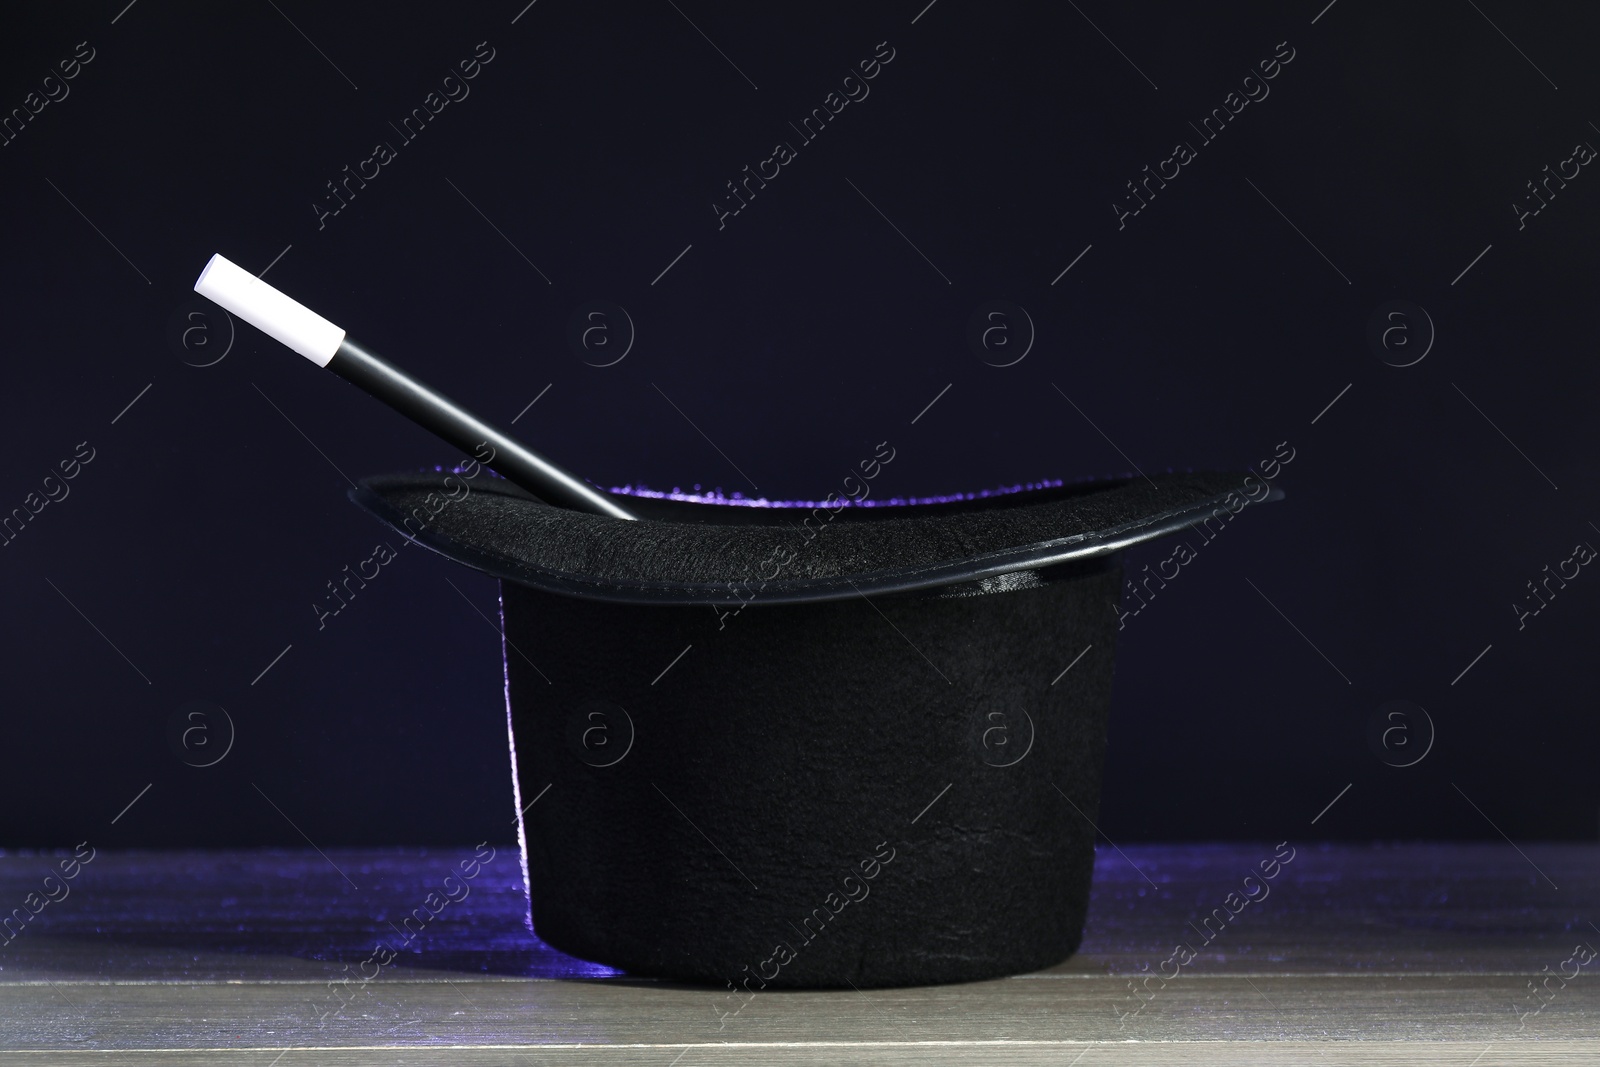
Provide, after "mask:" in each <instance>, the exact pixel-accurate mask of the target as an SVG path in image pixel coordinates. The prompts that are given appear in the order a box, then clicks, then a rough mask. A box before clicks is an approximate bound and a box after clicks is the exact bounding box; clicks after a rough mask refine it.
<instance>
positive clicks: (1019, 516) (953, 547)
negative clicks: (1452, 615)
mask: <svg viewBox="0 0 1600 1067" xmlns="http://www.w3.org/2000/svg"><path fill="white" fill-rule="evenodd" d="M1253 481H1255V482H1256V484H1258V485H1262V486H1265V485H1266V483H1265V482H1264V481H1262V480H1261V479H1259V478H1254V479H1253ZM1245 485H1246V475H1244V474H1241V473H1236V472H1235V473H1220V472H1184V473H1167V474H1158V475H1154V476H1151V477H1143V476H1140V477H1132V478H1124V479H1114V480H1104V481H1091V482H1081V483H1076V484H1071V485H1057V486H1053V487H1049V488H1036V489H1018V490H1015V491H1002V492H993V493H987V494H982V495H979V496H977V498H976V499H958V500H954V501H948V502H937V503H916V502H908V503H901V502H889V501H881V500H880V501H874V502H872V503H871V504H870V505H869V506H863V504H858V503H852V502H850V501H846V500H838V499H836V500H835V501H834V502H833V503H832V505H831V506H830V505H826V504H825V505H819V506H816V507H810V508H804V507H796V506H787V505H783V506H778V505H773V506H760V507H755V506H750V504H749V503H748V502H744V503H732V502H728V503H687V502H683V501H681V500H654V499H648V498H641V497H634V496H627V497H622V496H620V495H619V499H621V500H624V501H625V502H626V504H627V506H628V507H629V508H630V509H632V510H634V511H635V512H636V513H637V514H639V515H641V516H642V517H641V519H640V521H636V522H629V521H626V520H621V519H613V518H608V517H605V516H600V515H593V514H589V513H586V512H578V511H572V510H569V509H566V508H558V507H552V506H551V505H549V504H546V503H545V502H544V501H542V500H539V499H538V498H536V497H534V496H532V495H530V494H529V493H527V492H525V491H523V490H522V489H520V488H519V487H517V486H515V485H513V484H511V483H510V482H507V481H505V480H504V479H501V478H498V477H495V476H492V475H489V474H487V473H478V475H477V477H475V478H469V477H468V476H467V475H465V474H464V473H460V472H453V471H448V470H435V471H424V472H415V473H406V474H390V475H380V476H375V477H371V478H367V479H364V480H363V481H362V483H361V484H360V485H359V486H358V487H356V488H353V489H351V490H350V497H351V499H352V500H354V501H355V502H356V503H357V504H359V505H361V506H362V507H363V508H365V509H367V510H368V511H370V512H372V513H373V514H374V515H376V516H377V517H378V518H380V519H382V520H383V521H384V522H386V523H388V524H389V525H390V526H392V527H394V528H395V529H396V530H397V531H399V532H400V533H401V534H403V535H404V536H405V537H407V538H409V539H411V540H414V541H416V542H417V543H419V544H421V545H423V546H425V547H427V548H430V549H432V550H434V551H436V552H438V553H440V554H442V555H444V556H446V557H448V558H450V559H452V560H455V561H456V562H458V563H462V564H465V565H466V566H468V567H471V568H473V569H475V570H479V571H482V572H484V573H485V574H490V575H493V576H495V577H497V578H500V579H503V580H506V581H511V582H517V583H519V584H522V585H525V586H529V587H532V588H535V589H542V590H545V591H547V592H552V593H561V594H566V595H569V596H576V597H582V598H589V599H597V600H605V601H611V602H618V603H629V604H748V603H751V602H753V601H754V602H759V603H763V604H793V603H814V602H819V601H827V600H840V599H844V598H847V597H854V596H858V595H862V594H884V593H909V592H915V591H918V590H929V589H934V588H937V587H940V586H949V585H957V584H961V583H972V582H978V581H981V580H983V579H990V578H995V577H997V576H1000V575H1006V574H1012V573H1015V572H1019V571H1036V570H1039V569H1041V568H1046V567H1054V566H1057V565H1060V564H1066V563H1072V562H1074V561H1080V560H1087V559H1092V558H1094V557H1097V556H1105V555H1109V554H1112V553H1115V552H1118V551H1121V550H1122V549H1125V548H1128V547H1129V546H1132V545H1136V544H1139V543H1141V542H1144V541H1148V540H1151V539H1153V538H1157V537H1161V536H1163V535H1165V534H1169V533H1174V532H1176V531H1179V530H1182V529H1184V528H1186V527H1189V526H1195V525H1198V524H1201V523H1206V524H1207V525H1208V526H1214V525H1216V524H1223V525H1225V524H1226V523H1228V522H1230V521H1231V520H1232V519H1233V518H1234V517H1235V516H1236V515H1237V514H1239V512H1241V511H1242V510H1243V509H1244V506H1245V505H1246V504H1248V503H1251V502H1264V501H1266V500H1274V499H1278V498H1280V497H1281V496H1282V492H1281V491H1280V490H1278V489H1276V488H1272V489H1270V492H1269V494H1267V495H1265V496H1261V497H1257V498H1252V497H1251V496H1248V495H1247V494H1246V491H1245Z"/></svg>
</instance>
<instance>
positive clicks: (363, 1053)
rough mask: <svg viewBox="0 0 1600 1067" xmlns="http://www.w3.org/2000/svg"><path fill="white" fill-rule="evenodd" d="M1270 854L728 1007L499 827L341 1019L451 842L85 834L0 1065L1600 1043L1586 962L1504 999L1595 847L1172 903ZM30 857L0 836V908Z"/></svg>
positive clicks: (1107, 887)
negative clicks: (178, 843) (153, 844)
mask: <svg viewBox="0 0 1600 1067" xmlns="http://www.w3.org/2000/svg"><path fill="white" fill-rule="evenodd" d="M1270 852H1271V849H1270V848H1269V847H1266V846H1249V845H1215V846H1188V847H1159V846H1142V847H1129V848H1126V849H1124V850H1123V852H1122V853H1119V852H1117V851H1114V850H1109V849H1107V850H1103V851H1102V852H1101V853H1100V854H1099V856H1098V861H1097V866H1096V876H1095V894H1094V900H1093V905H1092V907H1091V910H1090V918H1089V926H1088V929H1087V931H1086V935H1085V941H1084V946H1083V949H1082V950H1081V951H1080V952H1079V953H1078V954H1077V955H1076V956H1074V957H1073V958H1072V959H1070V960H1068V961H1066V962H1064V963H1063V964H1061V965H1059V966H1057V967H1054V968H1051V969H1050V970H1047V971H1042V972H1038V973H1035V974H1031V975H1023V976H1018V977H1015V978H1010V979H1004V980H1000V981H993V982H982V983H974V984H969V985H956V986H937V987H929V988H907V989H888V990H868V991H866V992H857V991H849V990H847V991H843V992H835V991H825V992H824V991H816V992H809V991H808V992H781V993H780V992H766V993H761V994H758V995H756V996H754V997H753V998H752V999H750V1000H749V1001H748V1003H744V1004H743V1006H742V1007H739V1004H740V1002H739V1001H734V1000H730V999H729V998H728V997H726V996H725V995H724V996H719V995H718V991H717V990H713V989H706V988H698V987H688V986H678V985H673V984H670V983H662V982H653V981H644V980H635V979H630V978H627V977H626V976H622V975H617V974H615V973H614V972H611V971H609V970H608V969H606V968H603V967H597V966H595V965H592V964H587V963H584V962H582V961H578V960H574V959H572V958H570V957H567V956H565V955H562V954H561V953H559V952H556V951H555V950H554V949H551V948H550V947H549V946H546V945H544V944H543V943H542V942H539V941H538V940H537V939H536V938H534V937H533V935H532V934H531V933H530V932H529V930H528V928H527V922H526V914H527V910H526V909H527V899H526V896H525V894H524V891H523V887H522V884H521V871H520V866H519V865H518V863H517V862H516V856H515V852H514V849H512V848H510V847H504V848H502V849H501V850H500V851H499V852H498V853H497V856H496V859H495V861H494V862H492V863H490V864H489V865H488V866H486V867H485V868H484V871H483V873H482V874H481V875H480V876H479V877H478V878H477V879H476V880H475V882H474V883H473V892H472V895H471V896H470V897H469V898H468V899H466V900H464V901H461V902H460V903H459V904H458V905H453V906H452V909H453V910H452V909H446V910H445V911H444V912H442V913H441V914H440V915H439V916H438V918H436V919H435V920H433V922H432V923H431V924H430V925H429V926H428V927H427V928H426V929H425V930H424V931H423V932H422V933H421V934H420V935H419V936H418V937H417V938H416V939H415V940H414V941H413V943H412V950H411V951H407V952H405V953H402V954H401V957H400V958H399V959H397V960H396V961H395V962H394V963H393V964H392V965H390V966H388V967H385V968H384V969H383V970H382V972H381V973H379V974H378V976H377V977H376V978H374V979H372V980H371V981H370V982H369V983H367V984H366V985H365V987H364V988H362V989H360V991H359V992H357V991H356V987H340V988H341V990H346V991H347V992H346V995H347V996H348V997H350V998H351V1000H350V1003H349V1005H348V1006H347V1007H345V1008H343V1010H336V1009H338V1007H339V1004H340V998H339V996H338V995H336V994H334V993H333V992H332V991H331V990H330V987H329V982H330V981H333V980H337V979H338V978H339V977H341V976H342V975H345V974H346V973H348V972H346V971H345V970H344V969H345V968H346V967H347V966H348V967H350V968H351V969H352V970H354V969H355V967H356V965H357V964H358V963H359V961H361V960H363V959H365V958H367V956H368V955H369V953H370V951H371V945H372V943H373V941H374V940H375V939H378V938H382V937H387V939H388V940H389V942H391V943H393V942H395V941H396V938H395V936H394V932H393V927H391V926H390V923H397V922H399V921H400V919H401V918H402V917H403V916H404V915H405V914H406V913H407V912H409V911H410V910H411V909H412V908H413V907H415V906H417V905H418V904H419V903H420V902H421V900H422V899H423V897H424V896H425V895H426V894H427V893H428V892H430V891H431V890H432V889H433V888H434V886H435V883H437V882H438V881H439V880H440V879H441V878H442V877H443V875H444V874H446V873H448V872H449V871H450V870H452V869H453V868H454V866H455V864H456V863H457V862H458V861H459V860H460V859H462V858H464V857H465V856H467V855H469V853H467V852H465V851H462V852H457V851H452V850H433V851H422V850H407V851H399V850H385V851H337V852H330V853H329V854H328V857H327V858H326V859H324V858H323V857H322V856H320V855H319V854H317V853H315V852H309V851H308V852H215V853H144V854H138V853H130V854H115V853H102V854H101V855H100V856H98V857H97V858H96V859H95V861H94V862H93V863H92V864H90V865H88V866H87V867H85V868H84V870H83V872H82V874H81V875H79V877H78V878H77V879H76V880H74V882H73V883H72V887H73V889H72V893H71V895H70V896H69V897H67V898H65V899H63V900H61V901H60V902H58V903H52V904H50V905H48V906H47V907H46V908H44V909H43V910H42V911H41V912H40V913H39V914H38V915H37V916H36V917H35V918H34V919H33V920H32V921H31V922H29V923H28V924H27V925H26V926H25V927H24V928H23V929H22V931H21V933H20V934H18V935H17V936H15V937H14V938H13V939H12V940H10V941H9V942H6V943H0V1018H3V1020H4V1024H3V1026H0V1062H4V1063H6V1064H11V1063H40V1064H42V1063H51V1064H58V1063H59V1064H63V1065H89V1064H113V1063H114V1064H144V1063H149V1064H155V1063H173V1064H188V1063H240V1064H245V1063H249V1064H259V1065H262V1067H269V1065H271V1064H273V1063H274V1060H275V1057H278V1056H279V1055H280V1054H281V1055H282V1057H283V1058H282V1059H281V1061H278V1062H280V1063H281V1064H282V1065H283V1067H291V1065H293V1064H297V1063H318V1064H338V1065H345V1064H366V1063H385V1064H410V1063H419V1064H420V1063H438V1062H442V1061H444V1060H448V1062H451V1063H461V1064H480V1063H481V1064H489V1063H495V1064H502V1063H519V1064H520V1063H526V1064H542V1063H558V1062H559V1063H571V1062H593V1063H596V1064H612V1063H616V1064H633V1063H639V1064H653V1065H657V1067H673V1065H674V1064H676V1065H677V1067H690V1065H692V1064H696V1063H718V1064H724V1063H743V1062H752V1061H755V1060H760V1061H762V1062H770V1063H780V1064H788V1063H868V1062H871V1063H889V1064H894V1063H913V1062H916V1063H945V1062H951V1063H954V1062H982V1063H994V1064H1013V1063H1015V1064H1045V1063H1048V1064H1053V1065H1057V1067H1069V1065H1071V1064H1073V1063H1075V1062H1077V1063H1081V1064H1082V1065H1083V1067H1093V1065H1095V1064H1106V1063H1142V1064H1165V1063H1205V1064H1224V1063H1327V1064H1336V1063H1370V1064H1383V1063H1390V1062H1393V1063H1408V1064H1409V1063H1451V1064H1458V1065H1459V1067H1471V1065H1473V1064H1474V1063H1476V1064H1477V1067H1491V1065H1493V1064H1522V1063H1526V1064H1534V1063H1559V1064H1568V1063H1570V1064H1577V1063H1591V1064H1592V1063H1596V1062H1600V1012H1597V1008H1600V960H1596V961H1595V962H1594V963H1590V964H1588V965H1587V966H1585V967H1583V968H1582V969H1581V972H1580V973H1579V975H1578V976H1577V977H1576V978H1572V979H1570V980H1568V981H1567V982H1566V983H1565V985H1564V987H1562V986H1560V985H1559V984H1558V983H1557V982H1551V983H1550V988H1551V989H1555V990H1557V991H1556V992H1554V993H1553V994H1547V996H1549V997H1551V998H1552V999H1549V1002H1548V1004H1546V1006H1545V1007H1543V1009H1542V1010H1540V1011H1538V1012H1537V1013H1533V1014H1527V1015H1526V1016H1525V1017H1519V1013H1527V1012H1531V1010H1532V1009H1533V1008H1534V1007H1535V1006H1537V1005H1538V1004H1540V1003H1541V1001H1539V1000H1535V999H1532V996H1531V994H1530V993H1529V991H1528V983H1529V981H1530V980H1532V979H1533V978H1534V977H1535V976H1538V977H1540V978H1544V977H1546V976H1547V974H1548V973H1550V972H1556V971H1558V970H1559V969H1560V967H1561V964H1562V962H1563V961H1564V960H1568V959H1570V958H1571V957H1572V949H1573V947H1574V945H1575V944H1577V943H1579V942H1587V943H1589V944H1592V945H1595V946H1600V930H1596V929H1595V928H1594V927H1592V926H1590V925H1589V923H1590V922H1591V921H1592V920H1593V919H1594V918H1595V913H1594V911H1593V910H1592V908H1591V902H1593V901H1595V900H1596V899H1597V897H1596V890H1597V889H1600V849H1596V848H1594V847H1590V846H1527V847H1524V849H1523V852H1524V853H1525V854H1526V856H1524V855H1522V854H1519V853H1518V852H1517V851H1515V850H1513V849H1511V848H1508V847H1504V846H1490V845H1464V846H1445V845H1415V846H1391V847H1372V848H1351V847H1328V846H1303V847H1301V848H1300V849H1299V852H1298V854H1297V856H1296V858H1295V861H1294V862H1293V863H1292V864H1291V865H1289V866H1288V867H1286V868H1285V869H1284V873H1283V874H1282V875H1281V876H1280V877H1279V878H1278V879H1277V881H1276V882H1275V883H1274V889H1273V891H1272V894H1271V895H1270V896H1269V897H1268V898H1267V899H1265V900H1263V901H1261V902H1260V903H1259V904H1257V905H1253V906H1251V907H1250V908H1247V909H1245V910H1244V911H1243V912H1241V913H1240V914H1239V915H1238V916H1237V917H1236V918H1235V919H1234V920H1233V922H1231V923H1230V924H1229V925H1228V926H1227V927H1225V928H1224V929H1222V931H1221V933H1220V934H1217V935H1215V936H1214V938H1213V939H1212V941H1211V942H1210V943H1209V944H1206V943H1204V942H1203V940H1202V938H1201V937H1199V936H1198V934H1197V933H1196V928H1195V927H1194V926H1191V925H1190V924H1191V923H1192V922H1198V921H1200V919H1201V918H1202V917H1203V916H1204V915H1205V914H1207V913H1209V912H1210V910H1211V909H1212V908H1214V907H1217V906H1219V905H1220V904H1221V902H1222V900H1223V897H1224V896H1225V895H1226V894H1227V893H1228V892H1229V891H1230V890H1231V889H1233V888H1235V887H1236V886H1237V884H1238V882H1239V879H1240V877H1241V876H1242V874H1243V873H1244V872H1245V871H1246V870H1247V869H1248V868H1249V867H1250V866H1252V865H1253V864H1255V863H1256V862H1257V860H1258V859H1260V858H1261V857H1262V856H1264V855H1268V854H1270ZM53 863H54V858H53V857H51V856H44V855H29V854H18V853H11V854H7V855H4V856H0V907H4V908H5V909H6V910H9V908H10V907H12V906H18V905H20V904H21V902H22V899H23V897H24V896H25V895H26V894H27V893H29V892H30V891H32V890H33V888H34V887H35V885H36V884H37V883H38V882H39V880H40V879H41V878H42V876H43V874H44V873H46V872H47V871H48V869H49V868H50V866H51V865H52V864H53ZM335 867H337V869H335ZM341 872H342V873H341ZM346 877H348V878H349V881H346ZM1557 886H1559V888H1555V887H1557ZM874 899H877V897H876V896H875V898H874ZM883 899H884V900H885V902H886V906H892V903H893V901H892V897H891V896H890V895H888V894H885V896H884V898H883ZM1184 939H1187V940H1188V942H1189V943H1190V944H1192V945H1194V946H1195V947H1196V948H1198V949H1200V951H1199V952H1198V953H1197V954H1196V956H1195V958H1194V959H1193V961H1192V962H1190V963H1189V964H1188V965H1186V966H1184V967H1183V968H1182V973H1181V974H1180V975H1179V976H1178V977H1176V978H1174V979H1172V980H1170V981H1166V982H1164V983H1161V982H1159V980H1158V981H1152V982H1144V983H1142V986H1141V988H1142V989H1143V990H1144V991H1145V998H1146V999H1147V1000H1148V1003H1146V999H1141V997H1140V996H1138V995H1136V994H1135V993H1134V992H1133V991H1132V990H1131V988H1130V983H1131V982H1132V981H1133V980H1135V979H1143V978H1144V977H1145V976H1146V975H1147V974H1150V973H1152V972H1156V971H1158V970H1159V966H1160V964H1161V962H1162V961H1164V960H1167V959H1168V958H1169V957H1170V956H1171V955H1172V952H1173V946H1174V944H1175V943H1177V942H1179V941H1182V940H1184ZM1546 967H1548V968H1549V972H1546V971H1545V970H1544V968H1546ZM1571 967H1572V965H1571V964H1568V968H1569V970H1570V969H1571ZM1146 968H1148V970H1147V969H1146ZM721 992H722V993H723V994H726V990H723V991H721ZM1141 1004H1144V1007H1143V1008H1142V1010H1140V1011H1138V1012H1137V1014H1129V1013H1131V1012H1133V1011H1134V1009H1135V1008H1138V1007H1139V1006H1140V1005H1141ZM735 1007H739V1010H738V1011H737V1012H736V1013H732V1014H728V1015H726V1016H724V1015H723V1013H724V1012H731V1011H732V1009H733V1008H735ZM286 1050H287V1051H286Z"/></svg>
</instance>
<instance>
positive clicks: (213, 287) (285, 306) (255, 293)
mask: <svg viewBox="0 0 1600 1067" xmlns="http://www.w3.org/2000/svg"><path fill="white" fill-rule="evenodd" d="M194 291H195V292H197V293H199V294H200V295H201V296H203V297H205V298H206V299H208V300H211V301H214V302H215V303H216V304H218V305H219V306H221V307H222V308H223V309H224V310H226V311H228V312H229V313H231V314H234V315H237V316H239V317H240V318H241V319H243V320H244V321H246V322H248V323H249V324H250V325H252V326H254V327H255V328H256V329H258V330H260V331H261V332H262V333H264V334H266V335H267V336H269V337H272V338H274V339H276V340H278V341H280V342H282V343H283V344H285V345H287V346H288V347H290V348H292V349H294V350H295V351H296V352H298V353H300V354H301V355H302V356H305V357H306V358H307V359H309V360H310V361H311V362H313V363H315V364H316V365H317V366H319V367H326V366H327V365H328V361H329V360H331V359H332V358H333V354H334V353H335V352H337V351H339V346H340V345H341V344H342V343H344V331H343V330H341V329H340V328H339V327H337V326H335V325H334V324H333V323H331V322H329V321H328V320H327V319H325V318H323V317H322V316H321V315H318V314H317V313H316V312H315V311H312V310H311V309H310V308H308V307H306V306H305V305H304V304H301V303H299V302H298V301H296V300H291V299H290V298H289V297H287V296H284V295H283V294H282V293H280V292H278V290H276V289H274V288H273V287H272V286H270V285H268V284H267V283H266V282H264V281H262V280H261V279H260V278H257V277H256V276H255V275H254V274H251V273H250V272H249V271H247V270H245V269H244V268H243V267H241V266H239V265H238V264H237V263H232V262H230V261H228V260H226V259H224V258H222V256H220V255H217V256H212V257H211V262H209V263H207V264H206V269H205V270H203V271H201V272H200V277H199V278H198V279H197V280H196V281H195V283H194Z"/></svg>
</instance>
